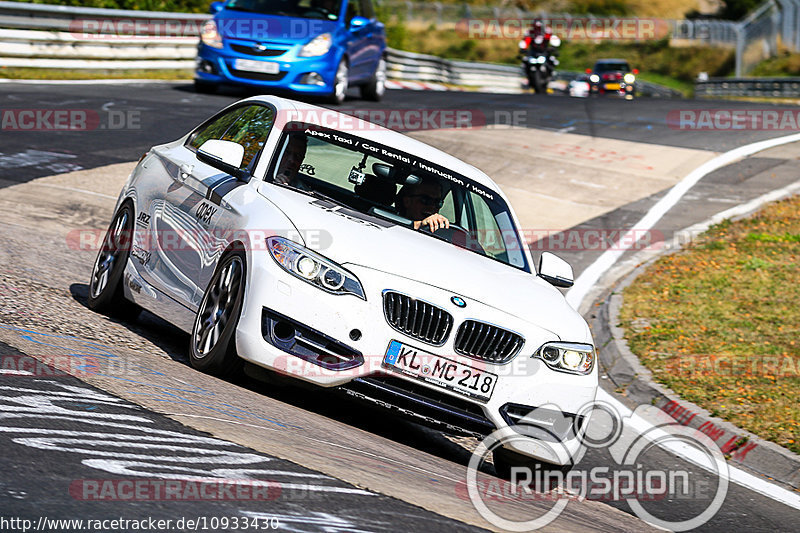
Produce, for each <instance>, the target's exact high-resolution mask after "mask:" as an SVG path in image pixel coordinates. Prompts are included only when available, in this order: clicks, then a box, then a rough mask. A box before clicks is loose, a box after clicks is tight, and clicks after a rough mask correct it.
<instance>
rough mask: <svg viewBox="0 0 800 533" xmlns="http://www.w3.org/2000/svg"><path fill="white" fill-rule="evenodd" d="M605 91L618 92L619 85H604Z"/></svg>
mask: <svg viewBox="0 0 800 533" xmlns="http://www.w3.org/2000/svg"><path fill="white" fill-rule="evenodd" d="M606 90H607V91H619V83H606Z"/></svg>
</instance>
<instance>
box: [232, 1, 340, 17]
mask: <svg viewBox="0 0 800 533" xmlns="http://www.w3.org/2000/svg"><path fill="white" fill-rule="evenodd" d="M340 6H341V0H228V2H227V3H226V4H225V8H226V9H231V10H234V11H245V12H247V13H260V14H262V15H279V16H283V17H295V18H306V19H324V20H336V19H337V18H338V17H339V8H340Z"/></svg>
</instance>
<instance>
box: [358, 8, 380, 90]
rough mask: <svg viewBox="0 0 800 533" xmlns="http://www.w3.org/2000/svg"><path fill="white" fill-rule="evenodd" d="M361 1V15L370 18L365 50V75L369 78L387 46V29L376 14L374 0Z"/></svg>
mask: <svg viewBox="0 0 800 533" xmlns="http://www.w3.org/2000/svg"><path fill="white" fill-rule="evenodd" d="M359 1H360V3H361V16H362V17H365V18H368V19H369V20H370V22H369V24H368V31H367V42H366V45H365V48H366V49H365V50H364V66H365V69H364V70H365V72H364V75H365V77H367V78H369V77H370V76H372V73H373V72H375V69H376V68H377V67H378V61H380V59H381V57H382V56H383V51H384V49H385V48H386V30H385V28H384V26H383V23H382V22H380V21H379V20H378V19H377V18H376V16H375V8H374V7H373V5H372V0H359Z"/></svg>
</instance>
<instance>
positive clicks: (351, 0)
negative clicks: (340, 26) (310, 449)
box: [346, 0, 362, 24]
mask: <svg viewBox="0 0 800 533" xmlns="http://www.w3.org/2000/svg"><path fill="white" fill-rule="evenodd" d="M360 16H362V15H361V0H348V1H347V17H346V18H347V22H348V24H349V23H350V21H351V20H353V17H360Z"/></svg>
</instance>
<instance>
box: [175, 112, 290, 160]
mask: <svg viewBox="0 0 800 533" xmlns="http://www.w3.org/2000/svg"><path fill="white" fill-rule="evenodd" d="M274 123H275V111H274V110H273V109H272V108H271V107H266V106H261V105H251V106H244V107H240V108H236V109H233V110H231V111H230V112H229V113H226V114H224V115H222V116H221V117H219V118H218V119H216V120H214V121H213V122H211V123H210V124H208V125H206V126H205V127H204V128H203V129H201V130H200V131H198V132H197V133H196V134H195V136H194V138H193V139H192V140H191V141H190V142H189V146H190V147H192V148H195V149H197V148H200V146H202V145H203V143H204V142H206V141H207V140H209V139H219V140H222V141H231V142H235V143H236V144H240V145H242V147H243V148H244V157H243V158H242V164H241V166H240V168H241V169H246V168H248V167H249V166H250V164H251V163H252V162H253V160H254V159H255V157H256V155H257V154H258V153H259V152H260V151H261V148H263V147H264V142H265V141H266V139H267V136H268V135H269V132H270V130H271V129H272V125H273V124H274Z"/></svg>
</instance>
